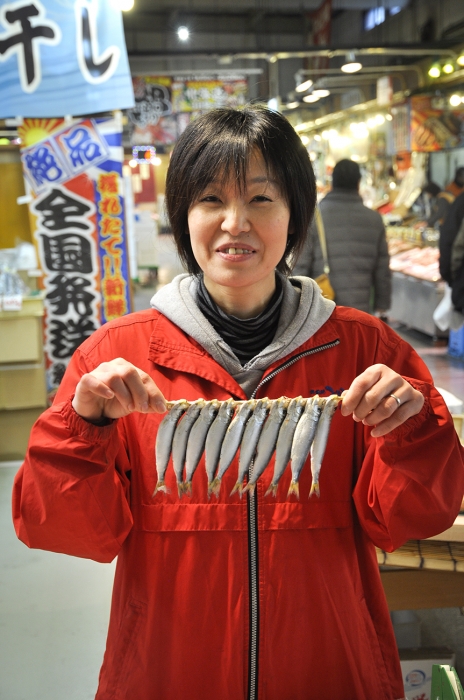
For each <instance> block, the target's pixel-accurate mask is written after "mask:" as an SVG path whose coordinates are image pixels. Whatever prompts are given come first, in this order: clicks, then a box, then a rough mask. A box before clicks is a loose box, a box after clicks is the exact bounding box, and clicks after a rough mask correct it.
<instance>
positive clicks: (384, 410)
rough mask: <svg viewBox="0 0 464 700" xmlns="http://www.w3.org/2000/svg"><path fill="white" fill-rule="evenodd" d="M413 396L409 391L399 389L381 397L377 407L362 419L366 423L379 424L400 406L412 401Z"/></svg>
mask: <svg viewBox="0 0 464 700" xmlns="http://www.w3.org/2000/svg"><path fill="white" fill-rule="evenodd" d="M411 398H412V397H411V396H410V395H409V392H407V391H406V392H405V391H402V390H401V389H397V390H396V393H395V394H387V396H384V397H383V398H381V399H380V401H379V402H378V403H377V405H376V406H375V408H372V410H371V411H370V412H369V413H368V414H367V415H366V416H364V418H362V419H361V420H362V422H363V423H364V424H365V425H378V424H379V423H381V422H382V421H384V420H386V419H387V418H389V417H390V416H391V415H393V413H395V412H396V411H398V409H399V407H400V406H402V405H404V404H406V403H407V402H409V401H411ZM358 420H360V419H359V418H358Z"/></svg>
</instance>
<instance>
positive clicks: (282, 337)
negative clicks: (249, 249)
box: [151, 273, 335, 386]
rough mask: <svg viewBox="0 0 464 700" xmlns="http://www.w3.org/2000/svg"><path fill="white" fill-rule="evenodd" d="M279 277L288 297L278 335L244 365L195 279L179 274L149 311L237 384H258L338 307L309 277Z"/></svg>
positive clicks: (282, 312)
mask: <svg viewBox="0 0 464 700" xmlns="http://www.w3.org/2000/svg"><path fill="white" fill-rule="evenodd" d="M277 274H279V275H280V278H281V280H282V287H283V292H284V293H283V300H282V309H281V312H280V321H279V325H278V328H277V332H276V336H275V338H274V340H273V341H272V343H271V344H270V345H268V346H267V347H266V348H264V350H262V351H261V352H260V353H259V355H256V357H254V358H253V359H252V360H250V361H249V362H248V363H247V364H246V365H244V366H242V365H241V364H240V362H239V361H238V359H237V357H236V356H235V355H234V353H233V352H232V350H231V349H230V348H229V346H228V345H227V343H226V342H225V341H224V340H223V339H222V338H221V336H220V335H219V334H218V333H217V332H216V331H215V329H214V328H213V327H212V325H211V324H210V323H209V321H208V320H207V319H206V318H205V317H204V316H203V314H202V313H201V311H200V310H199V308H198V306H197V305H196V295H197V288H198V280H197V278H196V277H194V276H192V275H189V274H181V275H177V277H175V278H174V279H173V280H172V282H171V283H170V284H167V285H166V286H164V287H162V288H161V289H160V290H159V291H158V292H157V293H156V294H155V295H154V296H153V298H152V299H151V306H152V307H153V308H154V309H156V310H157V311H160V312H161V313H162V314H163V315H164V316H166V317H167V318H168V319H169V320H170V321H172V322H173V323H175V324H176V325H177V326H178V327H179V328H180V329H181V330H183V331H184V332H185V333H187V334H188V335H190V336H191V337H192V338H194V339H195V340H196V341H197V342H198V343H199V344H200V345H201V346H202V347H203V348H204V349H205V350H206V351H207V352H208V353H209V354H210V355H211V356H212V357H213V358H214V359H215V360H216V362H218V363H219V364H220V365H221V366H222V367H224V369H226V370H227V371H228V372H229V373H230V374H231V375H232V376H233V377H234V378H235V379H236V380H237V381H238V382H239V384H241V385H242V386H244V381H245V382H246V380H247V379H251V378H253V381H252V383H253V384H254V383H257V382H259V380H260V378H261V376H262V373H263V372H264V370H265V369H266V368H267V367H269V366H270V365H271V364H272V363H274V362H276V361H277V360H279V359H280V358H283V357H286V356H287V355H288V354H289V353H291V352H292V351H293V350H295V349H296V348H298V347H299V346H300V345H301V344H302V343H304V342H306V341H307V340H308V339H309V338H311V336H313V335H314V333H316V331H318V330H319V328H320V327H321V326H322V325H323V324H324V323H325V322H326V321H327V319H328V318H329V317H330V315H331V314H332V311H333V310H334V308H335V303H334V302H333V301H329V300H328V299H325V298H324V297H323V296H322V294H321V293H320V290H319V287H318V286H317V284H316V282H314V280H312V279H310V278H309V277H290V278H287V277H285V276H284V275H281V274H280V273H277ZM256 379H257V382H256Z"/></svg>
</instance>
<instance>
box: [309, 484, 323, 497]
mask: <svg viewBox="0 0 464 700" xmlns="http://www.w3.org/2000/svg"><path fill="white" fill-rule="evenodd" d="M313 493H315V494H316V496H317V497H318V498H319V496H320V495H321V492H320V489H319V482H318V481H313V483H312V484H311V491H310V492H309V496H308V498H310V497H311V496H312V495H313Z"/></svg>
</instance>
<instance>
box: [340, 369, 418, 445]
mask: <svg viewBox="0 0 464 700" xmlns="http://www.w3.org/2000/svg"><path fill="white" fill-rule="evenodd" d="M423 405H424V397H423V396H422V394H421V393H420V391H417V390H416V389H414V388H413V387H412V386H411V384H409V382H407V381H406V380H405V379H403V377H401V376H400V375H399V374H397V373H396V372H394V371H393V370H392V369H390V368H389V367H387V366H386V365H372V367H368V368H367V369H366V370H365V371H364V372H363V373H362V374H360V375H359V376H358V377H356V379H355V380H354V381H353V383H352V384H351V386H350V388H349V389H348V390H347V391H345V392H344V393H343V403H342V406H341V412H342V415H344V416H348V415H350V413H351V414H352V415H353V418H354V420H355V421H358V422H359V421H362V422H363V423H364V425H373V426H375V427H374V428H373V429H372V430H371V435H372V437H381V436H382V435H386V434H387V433H389V432H390V431H391V430H394V429H395V428H397V427H398V426H399V425H401V424H402V423H404V422H405V421H406V420H407V419H408V418H411V416H415V415H416V414H417V413H419V411H420V410H421V409H422V406H423Z"/></svg>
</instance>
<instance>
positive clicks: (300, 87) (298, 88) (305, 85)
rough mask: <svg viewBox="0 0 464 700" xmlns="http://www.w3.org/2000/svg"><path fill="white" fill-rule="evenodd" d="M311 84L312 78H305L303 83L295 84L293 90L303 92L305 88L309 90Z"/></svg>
mask: <svg viewBox="0 0 464 700" xmlns="http://www.w3.org/2000/svg"><path fill="white" fill-rule="evenodd" d="M312 84H313V81H312V80H305V81H304V83H300V84H299V85H297V86H296V88H295V90H296V91H297V92H304V91H305V90H309V88H310V87H311V85H312Z"/></svg>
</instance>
